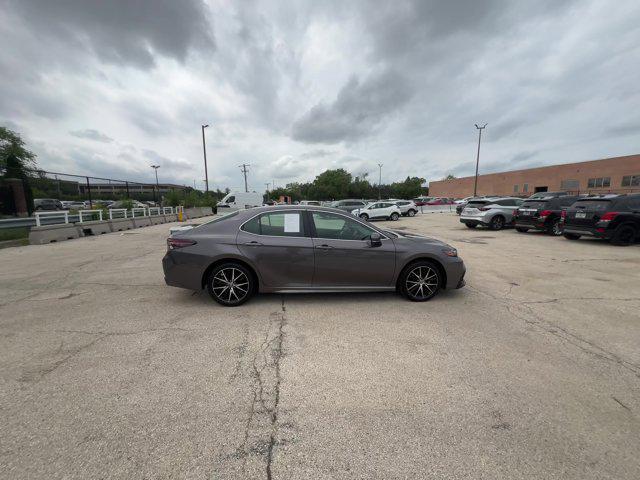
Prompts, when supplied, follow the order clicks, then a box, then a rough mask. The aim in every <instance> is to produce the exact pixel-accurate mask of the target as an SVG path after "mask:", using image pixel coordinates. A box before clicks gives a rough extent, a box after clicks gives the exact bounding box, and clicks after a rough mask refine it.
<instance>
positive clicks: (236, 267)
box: [207, 262, 256, 307]
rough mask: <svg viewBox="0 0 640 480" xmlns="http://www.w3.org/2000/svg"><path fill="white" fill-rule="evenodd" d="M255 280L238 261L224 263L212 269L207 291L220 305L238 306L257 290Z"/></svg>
mask: <svg viewBox="0 0 640 480" xmlns="http://www.w3.org/2000/svg"><path fill="white" fill-rule="evenodd" d="M255 287H256V285H255V280H254V278H253V275H252V274H251V272H250V271H249V270H247V268H246V267H244V266H242V265H240V264H238V263H232V262H230V263H223V264H221V265H218V266H217V267H216V268H214V269H213V270H212V271H211V274H210V275H209V278H208V280H207V291H208V292H209V295H211V298H213V299H214V300H215V301H216V302H218V303H219V304H220V305H224V306H225V307H237V306H238V305H242V304H243V303H244V302H246V301H247V300H249V298H251V296H252V295H253V293H254V291H255Z"/></svg>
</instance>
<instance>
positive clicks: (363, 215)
mask: <svg viewBox="0 0 640 480" xmlns="http://www.w3.org/2000/svg"><path fill="white" fill-rule="evenodd" d="M360 218H361V219H362V220H364V221H365V222H366V221H367V220H369V215H367V214H366V213H361V214H360Z"/></svg>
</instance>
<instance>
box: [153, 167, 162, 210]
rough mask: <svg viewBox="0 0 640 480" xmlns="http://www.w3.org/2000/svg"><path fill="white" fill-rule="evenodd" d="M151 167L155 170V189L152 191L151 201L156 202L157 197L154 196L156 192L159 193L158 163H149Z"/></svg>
mask: <svg viewBox="0 0 640 480" xmlns="http://www.w3.org/2000/svg"><path fill="white" fill-rule="evenodd" d="M151 168H153V169H154V170H155V171H156V189H155V190H154V191H153V201H154V202H157V201H158V199H157V198H156V193H160V187H159V185H158V169H159V168H160V165H151Z"/></svg>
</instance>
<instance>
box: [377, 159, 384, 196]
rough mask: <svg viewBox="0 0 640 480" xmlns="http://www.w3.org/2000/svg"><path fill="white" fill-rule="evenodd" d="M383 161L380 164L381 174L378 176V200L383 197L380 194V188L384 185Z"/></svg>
mask: <svg viewBox="0 0 640 480" xmlns="http://www.w3.org/2000/svg"><path fill="white" fill-rule="evenodd" d="M382 165H384V164H382V163H379V164H378V168H379V169H380V174H379V176H378V200H380V199H381V198H382V196H381V195H380V188H381V186H382Z"/></svg>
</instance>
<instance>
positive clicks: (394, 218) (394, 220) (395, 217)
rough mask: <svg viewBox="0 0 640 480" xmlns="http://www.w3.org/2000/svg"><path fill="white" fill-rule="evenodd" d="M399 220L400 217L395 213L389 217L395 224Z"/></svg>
mask: <svg viewBox="0 0 640 480" xmlns="http://www.w3.org/2000/svg"><path fill="white" fill-rule="evenodd" d="M399 218H400V215H398V214H397V213H396V212H393V213H392V214H391V216H390V217H389V219H390V220H391V221H393V222H396V221H397V220H398V219H399Z"/></svg>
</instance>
